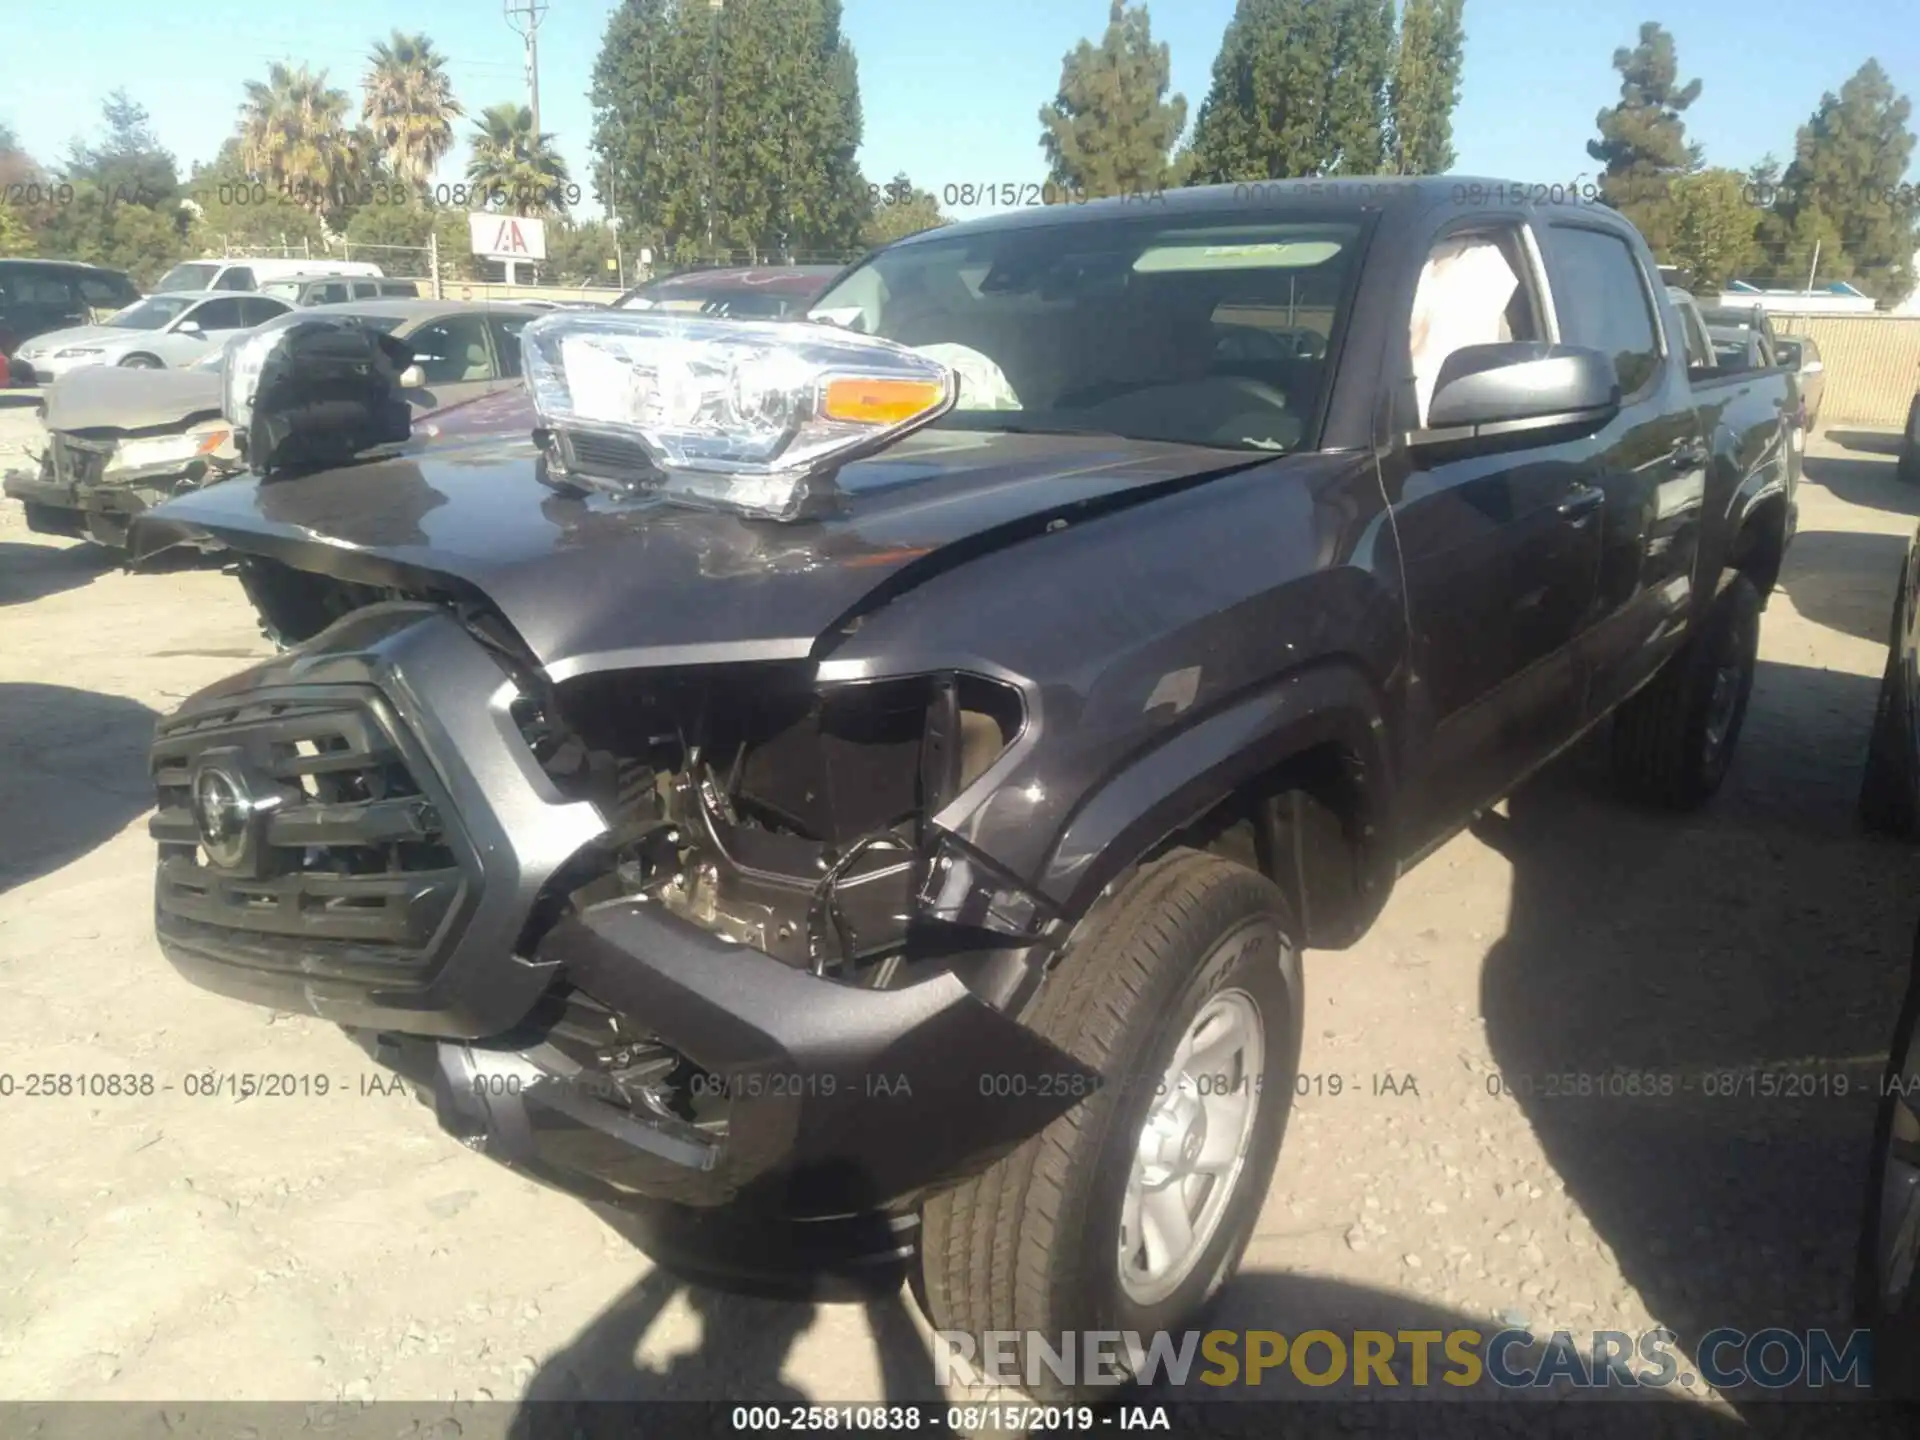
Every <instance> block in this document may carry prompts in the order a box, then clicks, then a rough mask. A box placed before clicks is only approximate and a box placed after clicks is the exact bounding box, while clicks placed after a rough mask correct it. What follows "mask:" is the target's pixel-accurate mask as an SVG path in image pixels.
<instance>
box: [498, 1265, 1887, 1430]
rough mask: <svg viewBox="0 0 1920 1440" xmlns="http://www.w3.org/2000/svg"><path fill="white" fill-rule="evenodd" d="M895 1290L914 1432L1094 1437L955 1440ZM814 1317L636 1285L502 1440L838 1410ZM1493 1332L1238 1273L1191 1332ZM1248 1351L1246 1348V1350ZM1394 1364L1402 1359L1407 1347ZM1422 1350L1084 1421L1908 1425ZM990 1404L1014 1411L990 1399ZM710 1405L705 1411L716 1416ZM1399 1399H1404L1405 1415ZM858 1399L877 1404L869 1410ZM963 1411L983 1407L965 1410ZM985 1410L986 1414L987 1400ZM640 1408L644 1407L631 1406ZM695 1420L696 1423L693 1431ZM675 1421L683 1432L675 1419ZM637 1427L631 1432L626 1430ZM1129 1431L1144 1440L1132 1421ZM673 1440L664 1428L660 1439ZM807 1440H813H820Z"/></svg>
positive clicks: (1132, 1398)
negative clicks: (1540, 1373) (1525, 1378)
mask: <svg viewBox="0 0 1920 1440" xmlns="http://www.w3.org/2000/svg"><path fill="white" fill-rule="evenodd" d="M682 1297H684V1299H685V1301H686V1303H687V1304H688V1305H690V1306H691V1308H692V1309H693V1311H694V1313H695V1314H696V1315H697V1316H698V1317H699V1320H700V1341H699V1344H698V1345H697V1346H696V1347H695V1348H694V1349H692V1350H688V1351H683V1352H681V1353H679V1354H677V1355H674V1356H673V1357H672V1358H671V1359H670V1360H668V1361H667V1363H666V1364H665V1365H663V1366H659V1367H655V1366H651V1365H645V1364H642V1363H641V1362H639V1361H638V1360H637V1359H636V1355H637V1353H638V1352H639V1350H640V1349H641V1347H642V1346H643V1345H644V1344H645V1342H646V1339H647V1336H648V1334H649V1332H650V1331H651V1330H652V1329H653V1328H654V1327H655V1326H656V1325H657V1324H659V1323H660V1322H661V1320H662V1317H663V1316H664V1315H665V1314H666V1312H667V1310H668V1308H669V1306H670V1305H672V1304H673V1302H674V1301H675V1300H676V1299H680V1298H682ZM909 1303H910V1302H909V1301H908V1300H907V1299H906V1297H905V1296H904V1294H900V1295H893V1296H888V1297H882V1298H877V1299H875V1300H873V1301H871V1302H869V1303H868V1304H867V1306H866V1307H865V1315H864V1319H865V1321H866V1324H867V1328H868V1330H869V1335H868V1336H867V1337H863V1339H864V1343H866V1344H869V1345H871V1347H872V1351H873V1356H874V1359H875V1361H876V1363H877V1366H878V1368H879V1371H880V1375H881V1391H882V1395H881V1397H880V1398H881V1400H882V1401H883V1402H893V1403H906V1402H917V1403H920V1404H923V1405H933V1406H935V1407H936V1408H935V1409H934V1410H933V1412H932V1416H931V1417H930V1418H929V1420H928V1421H927V1423H925V1424H923V1425H922V1426H917V1427H915V1428H916V1429H921V1430H923V1431H924V1432H926V1433H933V1434H949V1433H963V1434H965V1433H973V1434H1018V1433H1031V1434H1033V1435H1036V1436H1039V1435H1061V1436H1065V1435H1070V1434H1076V1433H1084V1432H1085V1431H1086V1430H1087V1429H1088V1428H1089V1427H1088V1426H1087V1425H1086V1424H1085V1423H1081V1422H1076V1423H1074V1424H1072V1425H1069V1426H1062V1427H1059V1428H1055V1429H1047V1428H1040V1427H1036V1428H1034V1429H1033V1430H1031V1431H1029V1432H1020V1431H1007V1430H996V1429H995V1428H994V1427H992V1426H990V1425H981V1426H979V1427H977V1428H976V1429H973V1430H971V1431H969V1430H967V1429H964V1428H959V1427H956V1428H955V1429H953V1430H950V1429H949V1428H948V1426H947V1425H946V1424H945V1423H944V1421H943V1419H942V1418H940V1417H942V1416H943V1414H944V1413H945V1412H944V1410H943V1409H942V1408H939V1407H941V1406H943V1405H945V1406H951V1405H956V1404H958V1405H964V1404H965V1403H967V1401H968V1399H969V1397H968V1396H967V1395H966V1394H965V1393H964V1392H959V1391H953V1392H949V1393H948V1394H947V1395H945V1396H944V1397H943V1396H942V1394H941V1392H940V1390H939V1388H938V1387H937V1386H936V1385H935V1383H934V1375H935V1363H934V1359H933V1356H932V1354H931V1352H930V1350H929V1348H928V1346H927V1344H926V1342H925V1341H924V1340H923V1338H922V1336H921V1334H920V1332H919V1331H918V1330H917V1329H916V1328H915V1325H914V1321H913V1317H912V1316H911V1314H910V1313H909V1311H908V1308H907V1307H908V1304H909ZM818 1319H819V1315H818V1312H817V1311H816V1309H815V1307H813V1306H811V1305H804V1304H797V1303H793V1302H790V1301H778V1300H754V1299H743V1298H740V1297H737V1296H731V1295H722V1294H719V1293H717V1292H714V1291H711V1290H704V1289H700V1288H698V1287H688V1286H685V1285H683V1284H682V1282H680V1281H678V1280H676V1279H674V1278H672V1277H671V1276H669V1275H668V1274H666V1272H664V1271H659V1270H655V1271H652V1272H651V1273H649V1274H648V1275H647V1276H646V1277H645V1278H643V1279H642V1280H641V1281H640V1282H639V1283H638V1284H636V1285H635V1286H634V1287H633V1288H632V1289H631V1290H629V1291H628V1292H627V1293H626V1294H625V1295H624V1296H622V1297H621V1298H620V1299H619V1300H618V1301H616V1302H615V1303H614V1304H613V1305H612V1306H610V1307H608V1309H607V1310H606V1311H604V1312H603V1313H602V1314H601V1315H600V1317H599V1318H598V1319H597V1320H595V1321H594V1323H593V1324H592V1325H591V1326H589V1327H588V1329H587V1330H586V1331H584V1332H583V1333H582V1334H581V1335H580V1337H579V1338H578V1339H576V1340H575V1341H574V1342H573V1344H571V1345H569V1346H568V1347H567V1348H566V1349H564V1350H562V1351H560V1352H558V1353H557V1354H555V1355H554V1356H552V1357H551V1358H550V1359H549V1360H548V1362H547V1363H546V1365H545V1366H543V1367H542V1368H541V1370H540V1371H539V1372H538V1373H537V1374H536V1375H535V1377H534V1379H533V1381H532V1383H531V1385H530V1386H529V1387H528V1389H527V1392H526V1396H525V1398H524V1399H523V1400H522V1402H521V1403H520V1405H519V1407H518V1409H517V1411H516V1412H515V1414H514V1416H513V1419H512V1421H511V1423H510V1425H509V1428H508V1432H507V1433H508V1434H509V1436H511V1437H512V1440H548V1437H554V1440H599V1437H602V1436H605V1437H609V1440H612V1437H616V1436H618V1437H626V1436H630V1435H632V1434H634V1433H645V1431H646V1429H647V1422H648V1421H653V1422H655V1423H660V1422H666V1423H668V1424H669V1425H670V1426H671V1433H675V1434H680V1433H687V1434H692V1433H704V1430H711V1433H714V1434H723V1433H738V1427H736V1426H731V1425H730V1417H731V1416H732V1407H733V1406H736V1405H741V1406H748V1407H762V1408H761V1413H762V1414H763V1415H765V1414H769V1413H772V1411H771V1410H769V1409H768V1408H767V1407H775V1408H777V1410H778V1411H779V1413H781V1414H787V1413H791V1412H790V1411H789V1409H788V1407H804V1406H807V1405H809V1404H816V1403H825V1402H831V1401H832V1400H834V1399H835V1398H836V1397H833V1396H828V1395H809V1394H807V1393H805V1392H803V1391H801V1390H800V1389H798V1388H797V1387H795V1386H794V1385H792V1384H790V1383H789V1382H788V1381H787V1380H786V1379H785V1378H784V1377H783V1375H782V1371H783V1369H784V1368H785V1365H786V1363H787V1361H788V1359H789V1357H790V1354H791V1352H792V1349H793V1347H794V1344H795V1342H796V1341H797V1340H798V1339H799V1337H800V1336H801V1335H802V1334H804V1333H805V1332H806V1331H807V1330H809V1329H810V1328H811V1327H812V1326H813V1325H814V1324H815V1323H816V1322H817V1320H818ZM1498 1328H1499V1327H1498V1326H1496V1325H1492V1324H1489V1323H1488V1322H1487V1321H1485V1320H1483V1319H1480V1318H1477V1317H1474V1316H1469V1315H1465V1314H1461V1313H1458V1312H1455V1311H1451V1310H1448V1309H1444V1308H1442V1307H1438V1306H1434V1305H1431V1304H1429V1303H1427V1302H1425V1301H1421V1300H1418V1299H1415V1298H1413V1297H1410V1296H1407V1295H1402V1294H1397V1293H1394V1292H1391V1291H1382V1290H1374V1289H1370V1288H1367V1287H1364V1286H1358V1285H1353V1284H1349V1283H1346V1282H1342V1281H1334V1280H1327V1279H1322V1278H1317V1277H1312V1276H1294V1275H1284V1274H1275V1273H1270V1272H1251V1273H1245V1274H1242V1275H1241V1276H1239V1277H1238V1278H1237V1279H1236V1280H1234V1281H1233V1283H1232V1284H1231V1285H1229V1286H1228V1287H1227V1289H1226V1290H1225V1292H1223V1294H1222V1295H1221V1297H1220V1299H1219V1300H1218V1301H1217V1302H1216V1303H1215V1305H1214V1306H1213V1308H1212V1309H1211V1311H1210V1312H1209V1313H1208V1314H1207V1315H1206V1316H1205V1317H1204V1318H1203V1319H1202V1320H1201V1321H1199V1322H1197V1325H1196V1329H1197V1330H1199V1331H1205V1330H1214V1329H1224V1330H1231V1331H1242V1332H1244V1331H1250V1330H1273V1331H1278V1332H1281V1333H1282V1334H1287V1335H1298V1334H1302V1333H1304V1332H1306V1331H1309V1330H1330V1331H1332V1332H1334V1333H1335V1334H1351V1333H1352V1332H1354V1331H1356V1330H1377V1331H1386V1332H1388V1333H1392V1334H1398V1333H1399V1332H1403V1331H1427V1332H1431V1333H1433V1334H1435V1335H1436V1336H1447V1335H1451V1334H1453V1333H1454V1332H1457V1331H1461V1330H1469V1331H1475V1332H1478V1334H1479V1335H1481V1336H1483V1337H1487V1338H1488V1339H1490V1338H1491V1337H1492V1335H1493V1334H1494V1333H1495V1332H1496V1331H1497V1330H1498ZM1242 1353H1244V1352H1242ZM1402 1353H1403V1355H1404V1353H1405V1352H1404V1347H1403V1351H1402ZM1430 1353H1431V1365H1430V1369H1429V1371H1428V1380H1429V1385H1428V1387H1427V1388H1425V1389H1423V1390H1420V1391H1416V1390H1415V1389H1414V1387H1413V1384H1412V1382H1413V1374H1412V1371H1411V1366H1410V1364H1409V1362H1408V1361H1406V1360H1405V1359H1404V1358H1403V1359H1401V1360H1400V1362H1399V1363H1397V1364H1396V1365H1395V1366H1394V1367H1393V1371H1394V1374H1395V1384H1394V1385H1393V1386H1392V1387H1391V1388H1389V1387H1387V1386H1385V1385H1383V1384H1382V1383H1381V1382H1380V1379H1379V1376H1378V1374H1377V1373H1376V1374H1375V1375H1374V1376H1373V1377H1372V1380H1373V1383H1372V1385H1371V1386H1370V1387H1369V1388H1368V1389H1367V1390H1365V1391H1356V1390H1353V1389H1350V1388H1347V1387H1345V1386H1344V1385H1343V1386H1340V1387H1337V1388H1330V1389H1321V1388H1317V1387H1310V1386H1306V1385H1303V1384H1300V1383H1299V1382H1297V1381H1296V1380H1294V1379H1293V1378H1292V1377H1291V1376H1290V1375H1289V1374H1288V1372H1287V1367H1286V1366H1285V1365H1281V1366H1279V1367H1278V1368H1277V1369H1276V1370H1275V1371H1274V1372H1272V1373H1265V1374H1263V1375H1262V1376H1261V1383H1260V1384H1259V1385H1257V1386H1254V1385H1249V1384H1248V1383H1247V1382H1246V1377H1245V1375H1244V1372H1243V1373H1241V1374H1239V1375H1237V1376H1234V1377H1230V1379H1229V1381H1228V1383H1225V1384H1210V1383H1208V1382H1207V1381H1206V1380H1204V1379H1202V1378H1201V1377H1202V1376H1203V1375H1207V1374H1212V1375H1214V1376H1215V1377H1221V1376H1222V1375H1223V1372H1222V1370H1221V1369H1220V1368H1219V1367H1218V1366H1217V1365H1215V1364H1214V1363H1213V1362H1212V1361H1210V1360H1209V1359H1208V1358H1207V1357H1206V1356H1205V1355H1204V1353H1203V1352H1201V1351H1200V1350H1199V1349H1198V1347H1197V1345H1196V1346H1194V1348H1193V1349H1192V1350H1191V1351H1190V1354H1191V1356H1192V1364H1191V1368H1190V1369H1189V1370H1188V1372H1187V1375H1186V1378H1185V1380H1184V1382H1181V1383H1168V1382H1165V1381H1163V1382H1161V1383H1156V1384H1154V1385H1152V1386H1151V1387H1140V1386H1128V1387H1124V1388H1117V1389H1115V1390H1114V1391H1113V1392H1112V1396H1111V1399H1110V1400H1107V1401H1105V1403H1103V1404H1102V1405H1101V1406H1100V1407H1099V1408H1097V1409H1096V1410H1094V1412H1093V1422H1092V1427H1091V1428H1094V1429H1096V1430H1100V1431H1106V1432H1110V1431H1114V1430H1117V1429H1125V1428H1129V1427H1128V1425H1127V1419H1126V1416H1125V1414H1124V1412H1126V1411H1129V1410H1134V1409H1135V1407H1138V1411H1139V1412H1144V1413H1145V1414H1146V1415H1147V1416H1149V1417H1151V1416H1152V1415H1154V1414H1155V1413H1158V1414H1160V1415H1163V1416H1164V1422H1163V1423H1162V1424H1161V1425H1160V1426H1159V1427H1158V1429H1159V1432H1160V1433H1170V1434H1174V1435H1180V1436H1193V1435H1208V1436H1245V1437H1247V1440H1256V1437H1257V1440H1266V1437H1270V1436H1287V1437H1294V1436H1299V1437H1306V1436H1322V1435H1328V1434H1346V1435H1396V1436H1398V1435H1406V1436H1415V1435H1418V1436H1425V1437H1460V1440H1480V1437H1482V1436H1488V1435H1516V1436H1533V1435H1541V1434H1549V1433H1550V1434H1553V1435H1556V1436H1566V1437H1578V1436H1595V1437H1600V1436H1606V1437H1616V1436H1617V1437H1622V1440H1625V1437H1633V1440H1641V1437H1667V1436H1671V1437H1681V1436H1687V1437H1703V1440H1721V1437H1726V1440H1733V1437H1735V1436H1738V1435H1743V1434H1781V1435H1787V1434H1791V1435H1796V1436H1808V1437H1812V1436H1819V1437H1823V1440H1824V1437H1832V1440H1842V1437H1845V1440H1895V1437H1902V1440H1904V1437H1907V1436H1908V1435H1909V1433H1910V1432H1909V1430H1908V1428H1907V1423H1908V1422H1907V1420H1906V1418H1905V1417H1903V1416H1900V1415H1894V1414H1890V1413H1888V1412H1887V1411H1885V1409H1884V1408H1883V1407H1879V1406H1873V1405H1869V1404H1866V1403H1862V1402H1860V1401H1859V1400H1857V1399H1856V1400H1854V1401H1852V1402H1851V1403H1844V1404H1827V1405H1814V1404H1808V1403H1802V1404H1798V1405H1771V1406H1768V1405H1760V1406H1749V1407H1747V1408H1746V1409H1745V1411H1744V1412H1743V1413H1741V1414H1739V1415H1736V1414H1734V1413H1732V1412H1730V1411H1728V1410H1725V1409H1719V1410H1709V1409H1707V1408H1705V1407H1703V1406H1700V1405H1698V1404H1695V1403H1692V1401H1691V1398H1690V1396H1689V1394H1688V1388H1689V1387H1685V1386H1681V1385H1678V1384H1676V1385H1675V1386H1673V1387H1671V1388H1669V1389H1666V1390H1642V1391H1639V1392H1636V1393H1635V1395H1634V1396H1633V1398H1632V1400H1631V1401H1630V1402H1628V1401H1626V1400H1625V1397H1624V1394H1623V1392H1621V1391H1617V1390H1616V1391H1614V1392H1611V1399H1612V1400H1613V1402H1614V1403H1604V1402H1602V1403H1590V1402H1582V1401H1576V1400H1572V1399H1569V1398H1568V1397H1567V1396H1566V1395H1565V1394H1564V1392H1554V1391H1552V1390H1543V1391H1531V1390H1509V1391H1506V1392H1504V1394H1503V1393H1502V1392H1500V1391H1498V1390H1497V1389H1496V1388H1495V1387H1494V1386H1493V1385H1492V1384H1491V1382H1490V1381H1489V1380H1488V1379H1487V1378H1486V1376H1485V1375H1484V1374H1482V1375H1481V1376H1480V1378H1479V1379H1478V1381H1477V1383H1474V1384H1471V1385H1467V1386H1459V1385H1452V1386H1449V1385H1444V1384H1438V1385H1436V1384H1433V1383H1432V1382H1434V1381H1436V1380H1438V1379H1440V1377H1443V1376H1445V1375H1447V1374H1454V1375H1456V1376H1463V1375H1464V1374H1465V1372H1464V1371H1463V1370H1462V1369H1461V1368H1460V1366H1459V1365H1457V1364H1456V1363H1454V1362H1453V1361H1450V1360H1448V1359H1447V1358H1446V1357H1445V1354H1444V1351H1443V1350H1442V1349H1441V1348H1440V1347H1439V1346H1438V1345H1436V1347H1435V1348H1434V1349H1433V1350H1432V1351H1431V1352H1430ZM1540 1354H1541V1352H1540V1350H1539V1349H1538V1348H1537V1347H1536V1348H1533V1349H1528V1348H1526V1347H1525V1346H1524V1345H1515V1346H1513V1347H1511V1348H1504V1347H1503V1349H1502V1351H1501V1355H1502V1357H1503V1358H1504V1360H1505V1361H1506V1362H1507V1365H1508V1368H1509V1373H1513V1372H1518V1373H1519V1374H1521V1375H1530V1374H1532V1373H1533V1371H1534V1369H1535V1367H1537V1366H1538V1364H1539V1359H1540ZM1328 1359H1329V1353H1328V1352H1327V1351H1326V1350H1324V1349H1321V1350H1319V1351H1318V1352H1317V1354H1316V1359H1315V1365H1314V1368H1315V1369H1320V1368H1322V1367H1324V1366H1325V1365H1326V1364H1327V1363H1328ZM998 1399H999V1401H1000V1403H1002V1404H1017V1403H1019V1402H1018V1399H1017V1397H1015V1396H1013V1395H1011V1394H1006V1393H1004V1392H1003V1393H1002V1394H1001V1395H999V1397H998ZM675 1402H680V1403H686V1402H706V1406H704V1407H701V1408H699V1409H693V1408H690V1409H689V1410H688V1411H686V1412H675V1411H674V1410H672V1409H671V1408H659V1407H661V1406H663V1405H666V1406H670V1405H672V1404H673V1403H675ZM715 1402H719V1405H718V1408H708V1407H713V1406H714V1404H715ZM1409 1402H1411V1403H1409ZM867 1403H869V1404H871V1403H875V1402H874V1401H873V1400H871V1399H870V1400H869V1401H868V1402H867ZM975 1403H979V1402H978V1401H976V1402H975ZM989 1403H991V1402H989ZM634 1407H642V1408H637V1409H636V1408H634ZM703 1420H704V1421H707V1422H708V1423H707V1425H706V1426H705V1427H704V1429H703V1427H702V1425H701V1421H703ZM675 1422H678V1423H675ZM636 1425H637V1426H638V1427H639V1429H638V1430H636V1428H635V1427H636ZM1132 1428H1142V1429H1144V1428H1146V1427H1145V1426H1144V1425H1141V1424H1138V1423H1136V1425H1135V1426H1134V1427H1132ZM661 1433H668V1432H665V1431H663V1432H661ZM809 1433H823V1432H822V1431H821V1430H819V1429H814V1430H811V1431H810V1432H809Z"/></svg>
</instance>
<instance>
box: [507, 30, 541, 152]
mask: <svg viewBox="0 0 1920 1440" xmlns="http://www.w3.org/2000/svg"><path fill="white" fill-rule="evenodd" d="M502 3H503V4H504V5H505V7H506V16H507V24H509V25H511V26H512V27H513V31H514V33H515V34H516V35H519V36H520V37H521V38H522V39H524V40H525V41H526V42H527V95H528V98H529V100H530V102H531V108H532V110H533V143H534V144H536V145H538V144H539V143H540V22H541V21H542V20H544V19H546V18H547V0H502Z"/></svg>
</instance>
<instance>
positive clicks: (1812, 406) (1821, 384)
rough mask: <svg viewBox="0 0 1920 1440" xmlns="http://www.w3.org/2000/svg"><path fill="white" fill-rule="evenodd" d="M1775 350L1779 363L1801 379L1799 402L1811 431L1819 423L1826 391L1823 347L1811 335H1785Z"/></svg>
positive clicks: (1776, 343) (1825, 366) (1775, 343)
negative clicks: (1821, 401)
mask: <svg viewBox="0 0 1920 1440" xmlns="http://www.w3.org/2000/svg"><path fill="white" fill-rule="evenodd" d="M1773 348H1774V353H1775V354H1776V355H1777V356H1778V357H1779V361H1780V363H1781V364H1782V365H1784V366H1786V367H1787V368H1788V369H1789V370H1791V371H1793V372H1794V373H1795V374H1796V375H1797V376H1799V378H1800V402H1801V404H1803V405H1805V406H1806V407H1807V429H1809V430H1812V429H1814V428H1815V427H1817V426H1818V425H1819V423H1820V397H1821V395H1822V394H1823V393H1824V392H1825V391H1826V388H1827V362H1826V361H1824V360H1822V359H1821V358H1820V347H1819V345H1818V344H1816V343H1815V342H1814V340H1813V338H1812V337H1811V336H1808V335H1793V336H1787V335H1782V336H1781V337H1780V338H1779V339H1778V340H1776V341H1775V342H1774V347H1773Z"/></svg>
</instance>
